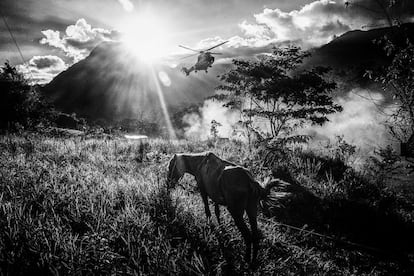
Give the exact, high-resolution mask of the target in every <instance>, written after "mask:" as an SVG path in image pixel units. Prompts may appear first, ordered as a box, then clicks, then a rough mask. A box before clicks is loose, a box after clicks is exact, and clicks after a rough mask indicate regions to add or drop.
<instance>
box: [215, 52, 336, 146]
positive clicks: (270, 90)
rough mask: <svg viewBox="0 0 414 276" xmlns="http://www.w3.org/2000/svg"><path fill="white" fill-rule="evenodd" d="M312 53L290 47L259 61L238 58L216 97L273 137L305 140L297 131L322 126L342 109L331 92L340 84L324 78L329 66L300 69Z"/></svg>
mask: <svg viewBox="0 0 414 276" xmlns="http://www.w3.org/2000/svg"><path fill="white" fill-rule="evenodd" d="M308 56H309V53H307V52H304V51H302V50H301V49H300V48H299V47H295V46H289V47H285V48H274V49H273V53H272V54H271V55H263V56H261V57H259V58H258V60H233V65H234V68H233V69H231V70H230V71H229V72H227V73H225V74H223V75H222V76H221V77H220V79H221V80H222V81H223V82H224V84H223V85H220V86H219V87H218V90H220V91H222V92H223V93H220V94H216V95H215V96H213V98H215V99H216V100H220V101H223V102H224V106H227V107H229V108H232V109H237V110H239V111H240V114H241V121H242V124H243V125H244V126H245V127H246V128H247V129H248V130H249V131H250V132H255V133H260V134H261V136H262V137H263V138H264V139H265V140H267V141H269V140H272V141H276V140H278V141H284V142H290V141H299V140H303V138H305V137H304V136H301V135H295V134H293V132H294V131H295V130H297V129H298V128H300V127H302V126H304V125H305V124H317V125H322V124H323V123H325V122H326V121H328V118H327V115H329V114H332V113H335V112H338V111H341V110H342V108H341V106H339V105H338V104H335V103H334V102H333V99H332V96H331V92H332V91H333V90H334V89H335V88H336V84H335V83H334V82H330V81H327V80H326V79H325V78H324V77H325V74H326V73H327V72H328V71H329V70H328V69H327V68H323V67H316V68H313V69H310V70H303V71H300V70H299V65H301V63H302V61H303V59H304V58H306V57H308ZM249 136H250V135H249Z"/></svg>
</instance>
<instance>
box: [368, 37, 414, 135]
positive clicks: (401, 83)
mask: <svg viewBox="0 0 414 276" xmlns="http://www.w3.org/2000/svg"><path fill="white" fill-rule="evenodd" d="M383 43H384V50H385V51H386V52H387V54H388V56H390V57H391V58H392V61H391V63H390V64H389V65H387V66H385V67H384V68H382V69H381V70H380V71H376V72H368V74H369V76H370V77H371V78H372V79H373V80H375V81H376V82H378V83H381V85H382V86H383V90H384V92H385V93H386V95H389V96H390V98H392V100H393V104H394V108H393V110H392V113H391V114H390V116H389V118H388V121H387V126H388V127H389V130H390V132H391V134H392V135H393V137H394V138H396V139H398V140H399V141H401V142H406V141H407V140H408V139H409V138H410V137H411V136H412V135H414V69H413V68H414V44H412V43H411V42H410V41H409V40H407V41H406V43H405V45H404V46H400V45H398V44H397V43H396V42H395V41H393V40H391V39H385V40H383Z"/></svg>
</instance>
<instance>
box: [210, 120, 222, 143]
mask: <svg viewBox="0 0 414 276" xmlns="http://www.w3.org/2000/svg"><path fill="white" fill-rule="evenodd" d="M221 126H222V124H220V122H217V121H216V120H212V121H211V127H210V135H211V137H212V138H213V139H214V140H216V139H217V137H218V129H217V128H218V127H221Z"/></svg>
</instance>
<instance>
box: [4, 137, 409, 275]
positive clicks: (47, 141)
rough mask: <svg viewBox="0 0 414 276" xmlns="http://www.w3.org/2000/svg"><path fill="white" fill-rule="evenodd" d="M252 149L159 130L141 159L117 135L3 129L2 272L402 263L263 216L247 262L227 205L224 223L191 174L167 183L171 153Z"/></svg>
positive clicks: (195, 271)
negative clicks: (161, 134)
mask: <svg viewBox="0 0 414 276" xmlns="http://www.w3.org/2000/svg"><path fill="white" fill-rule="evenodd" d="M245 148H246V147H243V146H242V145H240V144H238V143H232V142H229V143H226V144H224V145H220V146H218V147H215V148H208V146H207V145H205V144H203V143H202V142H187V141H166V140H161V139H155V140H151V141H150V145H149V147H148V149H147V158H146V159H145V162H144V163H139V162H137V161H136V156H137V154H138V152H139V145H137V144H134V143H133V142H129V141H126V140H122V139H119V138H111V139H81V138H72V139H71V138H53V137H47V136H39V135H26V136H20V137H17V136H2V137H0V150H1V156H0V274H5V275H15V274H34V273H37V274H43V275H49V274H61V275H62V274H64V275H65V274H70V275H85V274H99V275H102V274H112V275H113V274H123V275H137V274H138V275H166V274H169V275H213V274H214V275H221V274H224V275H235V274H237V275H239V274H257V275H263V274H266V275H309V274H312V275H355V274H358V275H380V274H384V275H385V274H396V273H398V272H400V271H403V270H404V269H406V267H405V266H404V264H401V263H399V262H395V261H392V260H387V261H384V260H383V259H378V258H377V257H375V256H372V255H370V254H368V253H364V252H360V251H358V250H356V249H352V248H341V247H338V246H337V245H336V244H334V243H333V242H332V241H330V240H324V239H321V238H316V237H313V236H311V235H305V234H303V233H298V232H294V231H292V230H289V229H287V228H285V227H283V226H280V225H279V224H278V222H277V218H274V219H265V218H263V217H262V216H260V218H259V228H260V229H262V232H263V237H264V238H263V240H262V248H261V250H260V253H259V260H260V264H259V266H258V268H256V269H255V270H253V269H251V268H249V267H248V266H247V265H246V264H245V263H244V261H243V251H244V244H243V241H242V238H241V236H240V234H239V232H238V231H237V230H236V227H235V226H234V224H233V221H232V219H231V217H230V216H229V214H228V213H227V212H226V211H224V212H222V213H223V216H224V222H223V224H222V225H218V224H217V223H216V221H215V220H213V221H212V222H210V223H209V222H207V221H206V218H205V215H204V210H203V207H202V202H201V198H200V196H199V194H198V193H197V191H196V189H195V183H194V180H193V179H192V178H188V177H187V178H185V179H184V183H183V187H186V188H182V187H179V188H177V189H175V190H173V191H168V190H166V187H165V182H164V181H165V170H166V164H167V162H168V160H169V158H170V157H171V155H172V154H173V153H175V152H186V151H194V152H199V151H205V150H213V151H215V152H216V153H217V154H219V155H220V156H223V157H224V158H227V159H229V160H232V161H233V162H236V163H246V164H255V162H254V160H252V159H254V158H259V157H252V156H249V155H248V153H247V152H246V151H245V150H244V149H245ZM312 162H313V161H309V162H308V161H306V162H305V163H304V164H303V166H304V168H306V171H305V174H308V173H309V174H310V176H307V177H308V178H306V177H305V175H303V177H302V179H304V180H305V179H308V180H309V179H313V174H315V173H316V171H317V170H318V166H319V165H318V164H317V163H312ZM251 169H253V170H258V169H257V168H251ZM298 179H300V178H298ZM309 181H310V180H309ZM312 181H313V180H312ZM326 185H328V186H331V185H333V184H332V183H331V184H329V183H328V184H326ZM320 189H321V190H322V189H323V188H321V187H320ZM223 209H224V208H223Z"/></svg>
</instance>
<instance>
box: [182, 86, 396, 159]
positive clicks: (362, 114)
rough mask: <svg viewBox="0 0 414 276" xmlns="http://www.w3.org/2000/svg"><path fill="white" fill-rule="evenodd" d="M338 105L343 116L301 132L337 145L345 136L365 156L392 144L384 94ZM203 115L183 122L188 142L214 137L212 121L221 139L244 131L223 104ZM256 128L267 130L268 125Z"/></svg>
mask: <svg viewBox="0 0 414 276" xmlns="http://www.w3.org/2000/svg"><path fill="white" fill-rule="evenodd" d="M336 102H337V103H339V104H340V105H342V107H343V111H342V112H340V113H335V114H331V115H329V117H328V118H329V122H327V123H326V124H324V125H323V126H308V127H306V128H305V129H302V130H300V131H299V132H300V133H301V134H308V135H311V136H313V141H314V142H318V141H319V142H320V141H331V142H333V141H335V140H336V136H343V137H344V139H345V141H347V142H348V143H351V144H354V145H356V146H357V147H358V148H359V149H360V151H361V152H364V153H368V152H372V151H373V150H374V149H375V148H377V147H382V146H385V145H387V144H390V141H391V140H390V138H391V137H390V136H389V134H388V132H387V129H386V127H385V125H384V121H385V120H386V118H387V115H386V113H390V111H391V109H390V108H388V107H386V106H385V98H384V96H383V95H382V94H381V93H378V92H374V91H370V90H366V89H353V90H351V91H349V92H348V93H347V94H346V95H345V96H342V97H338V98H337V99H336ZM200 114H201V115H198V114H195V113H191V114H187V115H185V116H184V118H183V121H184V122H185V123H187V124H188V125H189V126H188V127H187V128H186V129H185V136H186V137H187V138H190V139H201V140H205V139H207V138H208V137H210V129H211V121H212V120H216V121H217V122H219V123H220V124H221V125H222V126H219V127H218V128H217V130H218V135H219V137H233V135H234V130H235V129H239V128H240V127H238V126H237V125H238V124H237V123H238V121H239V120H240V114H239V113H238V112H237V111H234V110H230V109H228V108H226V107H223V106H222V103H220V102H217V101H212V100H207V101H205V102H204V105H203V106H202V107H201V108H200ZM255 125H256V126H257V127H260V126H263V128H264V124H255ZM262 130H263V131H267V130H266V129H262Z"/></svg>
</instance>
